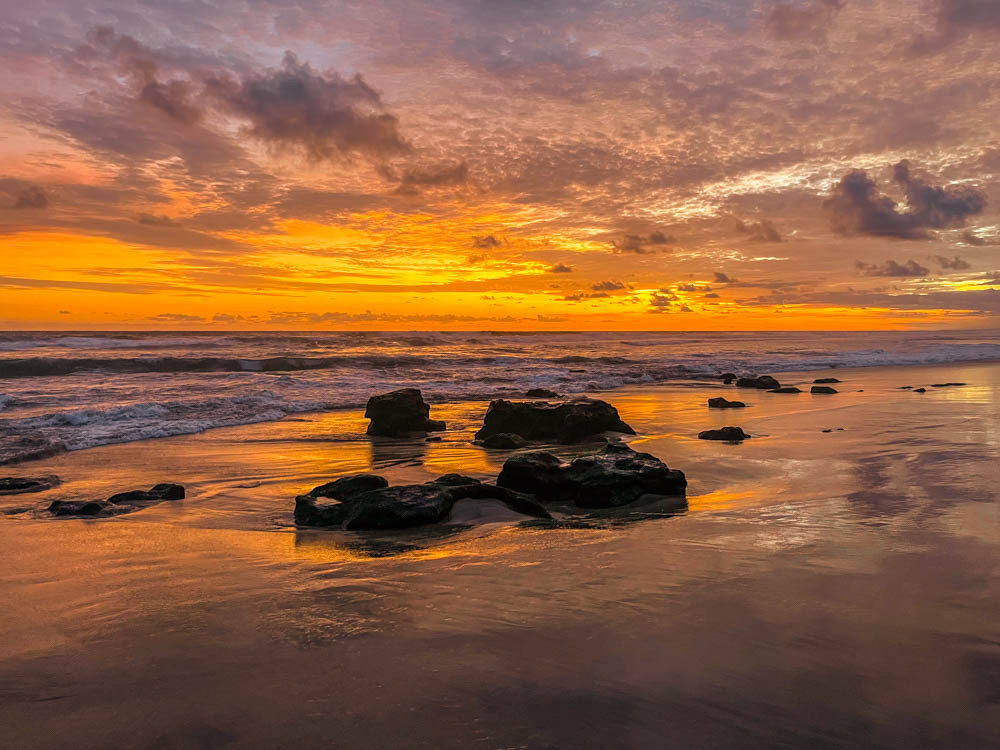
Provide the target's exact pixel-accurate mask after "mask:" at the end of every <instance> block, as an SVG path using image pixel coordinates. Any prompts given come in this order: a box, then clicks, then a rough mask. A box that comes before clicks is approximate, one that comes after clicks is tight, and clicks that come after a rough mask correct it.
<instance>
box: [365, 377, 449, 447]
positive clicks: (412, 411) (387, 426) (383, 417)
mask: <svg viewBox="0 0 1000 750" xmlns="http://www.w3.org/2000/svg"><path fill="white" fill-rule="evenodd" d="M430 411H431V407H430V406H428V405H427V403H426V402H425V401H424V397H423V395H422V394H421V393H420V390H419V389H417V388H401V389H400V390H398V391H391V392H390V393H383V394H381V395H378V396H372V397H371V398H370V399H368V406H367V408H366V409H365V417H367V418H368V419H370V420H371V423H370V424H369V425H368V434H369V435H377V436H382V437H402V436H405V435H408V434H410V433H413V432H440V431H441V430H444V429H445V425H444V422H440V421H438V420H436V419H430Z"/></svg>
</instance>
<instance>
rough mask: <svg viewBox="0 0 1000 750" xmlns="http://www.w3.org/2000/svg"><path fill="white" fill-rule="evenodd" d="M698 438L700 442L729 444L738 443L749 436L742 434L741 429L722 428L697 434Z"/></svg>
mask: <svg viewBox="0 0 1000 750" xmlns="http://www.w3.org/2000/svg"><path fill="white" fill-rule="evenodd" d="M698 437H699V438H700V439H701V440H725V441H727V442H730V443H738V442H739V441H741V440H746V439H747V438H749V437H750V435H747V434H746V433H745V432H743V428H742V427H722V428H720V429H718V430H705V431H704V432H699V433H698Z"/></svg>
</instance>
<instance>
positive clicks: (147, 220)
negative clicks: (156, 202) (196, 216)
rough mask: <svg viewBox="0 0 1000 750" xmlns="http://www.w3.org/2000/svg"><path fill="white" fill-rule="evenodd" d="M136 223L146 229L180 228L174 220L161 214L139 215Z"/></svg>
mask: <svg viewBox="0 0 1000 750" xmlns="http://www.w3.org/2000/svg"><path fill="white" fill-rule="evenodd" d="M136 221H138V222H139V223H140V224H144V225H146V226H147V227H176V226H180V225H179V224H178V223H177V222H176V221H175V220H174V219H171V218H170V217H169V216H164V215H163V214H145V213H143V214H139V216H138V217H136Z"/></svg>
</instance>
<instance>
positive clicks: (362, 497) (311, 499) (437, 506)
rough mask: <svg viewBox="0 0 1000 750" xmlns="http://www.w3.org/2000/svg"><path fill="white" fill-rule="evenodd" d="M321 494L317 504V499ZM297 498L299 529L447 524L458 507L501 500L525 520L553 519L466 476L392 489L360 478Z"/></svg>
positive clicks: (449, 476) (520, 499) (540, 509)
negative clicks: (457, 504) (468, 502)
mask: <svg viewBox="0 0 1000 750" xmlns="http://www.w3.org/2000/svg"><path fill="white" fill-rule="evenodd" d="M320 489H322V492H323V493H325V494H323V495H322V497H328V498H333V501H332V502H327V503H323V502H318V501H317V500H318V497H319V496H317V495H314V494H313V493H315V492H316V490H320ZM316 490H312V491H311V492H309V493H307V494H305V495H299V496H298V497H297V498H295V522H296V523H297V524H299V525H300V526H342V527H343V528H345V529H349V530H368V529H403V528H409V527H411V526H421V525H424V524H429V523H435V522H437V521H440V520H442V519H443V518H444V517H445V516H447V515H448V513H449V512H450V511H451V508H452V506H453V505H454V504H455V502H456V501H458V500H462V499H473V500H498V501H500V502H502V503H504V504H505V505H507V506H508V507H509V508H511V509H512V510H514V511H517V512H518V513H521V514H522V515H528V516H534V517H536V518H550V517H551V516H549V513H548V511H547V510H545V509H544V508H543V507H542V506H541V505H539V504H538V503H537V502H535V501H534V500H533V499H532V498H530V497H525V496H523V495H520V494H519V493H515V492H511V491H509V490H506V489H503V488H501V487H497V486H496V485H492V484H485V483H483V482H480V481H479V480H478V479H473V478H471V477H466V476H462V475H461V474H446V475H445V476H443V477H439V478H437V479H435V480H433V481H431V482H427V483H426V484H405V485H397V486H395V487H390V486H388V483H387V482H386V481H385V479H383V478H382V477H379V476H375V475H373V474H359V475H355V476H351V477H343V478H342V479H338V480H337V481H335V482H329V483H327V484H325V485H320V487H318V488H316Z"/></svg>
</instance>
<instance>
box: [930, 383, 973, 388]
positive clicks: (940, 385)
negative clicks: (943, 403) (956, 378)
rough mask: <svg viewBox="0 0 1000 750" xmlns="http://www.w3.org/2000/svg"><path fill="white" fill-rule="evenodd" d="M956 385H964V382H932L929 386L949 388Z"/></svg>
mask: <svg viewBox="0 0 1000 750" xmlns="http://www.w3.org/2000/svg"><path fill="white" fill-rule="evenodd" d="M956 385H965V383H932V384H931V388H951V387H952V386H956Z"/></svg>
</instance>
